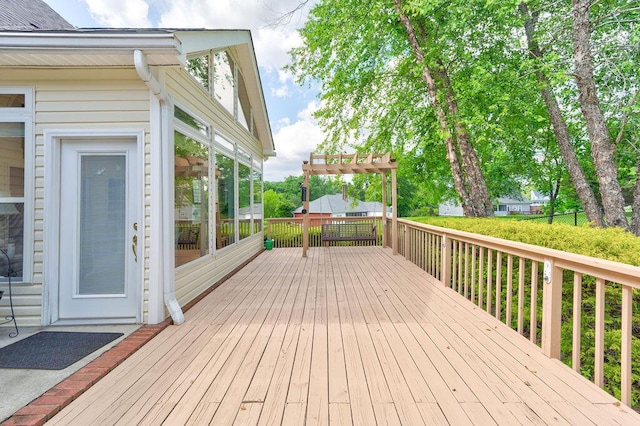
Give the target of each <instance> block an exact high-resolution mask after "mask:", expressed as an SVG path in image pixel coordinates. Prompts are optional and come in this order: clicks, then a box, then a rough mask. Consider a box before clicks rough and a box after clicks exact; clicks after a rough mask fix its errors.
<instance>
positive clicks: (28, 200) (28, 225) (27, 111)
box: [0, 86, 44, 285]
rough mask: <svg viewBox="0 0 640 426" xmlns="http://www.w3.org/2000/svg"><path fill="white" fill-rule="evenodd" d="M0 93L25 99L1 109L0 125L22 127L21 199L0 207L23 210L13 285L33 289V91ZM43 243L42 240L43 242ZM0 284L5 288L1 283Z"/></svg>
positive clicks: (3, 200)
mask: <svg viewBox="0 0 640 426" xmlns="http://www.w3.org/2000/svg"><path fill="white" fill-rule="evenodd" d="M0 93H3V94H18V95H24V107H17V108H16V107H11V108H0V122H3V123H23V124H24V183H23V185H24V196H23V197H3V198H0V203H20V202H21V203H22V205H23V209H24V223H23V233H24V234H23V237H22V280H20V281H14V280H12V284H19V285H33V284H34V283H33V250H34V228H35V224H34V223H33V221H34V212H33V207H34V200H33V198H34V196H35V188H34V170H33V169H34V161H35V160H34V154H35V146H34V145H35V129H34V122H35V117H34V115H35V100H34V98H35V96H34V88H33V87H25V86H0ZM43 239H44V238H43ZM0 284H4V283H3V282H0Z"/></svg>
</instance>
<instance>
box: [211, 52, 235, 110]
mask: <svg viewBox="0 0 640 426" xmlns="http://www.w3.org/2000/svg"><path fill="white" fill-rule="evenodd" d="M234 83H235V78H234V63H233V60H232V59H231V56H230V55H229V54H228V53H227V52H218V53H214V54H213V97H214V99H216V100H217V101H218V102H220V103H221V104H222V106H223V107H224V108H225V109H226V110H227V111H229V113H230V114H231V115H233V113H234V104H235V84H234Z"/></svg>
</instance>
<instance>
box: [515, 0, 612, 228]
mask: <svg viewBox="0 0 640 426" xmlns="http://www.w3.org/2000/svg"><path fill="white" fill-rule="evenodd" d="M519 9H520V12H521V13H522V15H523V16H524V18H525V24H524V26H525V33H526V35H527V45H528V48H529V53H530V54H531V56H532V57H533V58H534V59H535V60H536V61H537V62H538V61H540V60H542V51H541V49H540V47H539V46H538V43H537V42H536V40H535V36H534V34H535V26H536V23H537V20H538V14H537V13H532V12H530V11H529V9H528V7H527V5H526V3H520V5H519ZM535 68H536V76H537V77H538V81H539V82H540V94H541V95H542V99H543V100H544V104H545V106H546V108H547V112H548V113H549V119H550V121H551V125H552V126H553V133H554V135H555V137H556V143H557V144H558V148H560V152H561V154H562V159H563V161H564V163H565V164H566V166H567V170H568V171H569V176H570V177H571V182H572V183H573V186H574V188H575V189H576V193H577V194H578V198H579V199H580V202H581V203H582V208H583V209H584V212H585V214H586V216H587V220H588V221H589V222H591V223H594V224H595V225H596V226H599V227H604V218H603V216H602V212H601V211H600V206H599V205H598V202H597V201H596V197H595V195H594V193H593V190H592V189H591V186H589V182H588V181H587V177H586V175H585V174H584V171H583V170H582V167H581V166H580V162H579V161H578V156H577V155H576V152H575V150H574V149H573V145H572V144H571V139H570V137H569V131H568V130H567V124H566V122H565V121H564V118H563V116H562V111H560V106H559V105H558V101H557V99H556V97H555V95H554V94H553V92H552V91H551V88H550V84H549V80H548V78H547V76H546V75H545V74H544V73H543V72H542V71H541V70H540V67H539V66H538V63H536V66H535Z"/></svg>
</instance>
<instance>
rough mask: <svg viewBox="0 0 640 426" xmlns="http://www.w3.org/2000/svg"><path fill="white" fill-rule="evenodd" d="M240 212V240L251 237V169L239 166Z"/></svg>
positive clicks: (242, 165)
mask: <svg viewBox="0 0 640 426" xmlns="http://www.w3.org/2000/svg"><path fill="white" fill-rule="evenodd" d="M238 208H239V210H238V212H239V214H240V217H239V221H238V223H239V226H240V229H239V231H240V232H239V234H240V239H243V238H246V237H248V236H250V235H251V214H252V212H251V169H250V168H249V166H245V165H244V164H242V163H240V164H238Z"/></svg>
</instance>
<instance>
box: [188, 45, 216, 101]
mask: <svg viewBox="0 0 640 426" xmlns="http://www.w3.org/2000/svg"><path fill="white" fill-rule="evenodd" d="M186 69H187V72H188V73H189V74H191V75H192V76H193V77H194V78H195V79H196V80H197V81H198V82H199V83H200V84H202V87H204V88H205V90H206V91H207V92H209V91H210V90H211V82H210V79H209V76H210V75H211V74H210V70H211V61H210V55H209V52H207V53H205V54H203V55H200V56H196V57H193V58H191V59H188V60H187V66H186Z"/></svg>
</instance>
